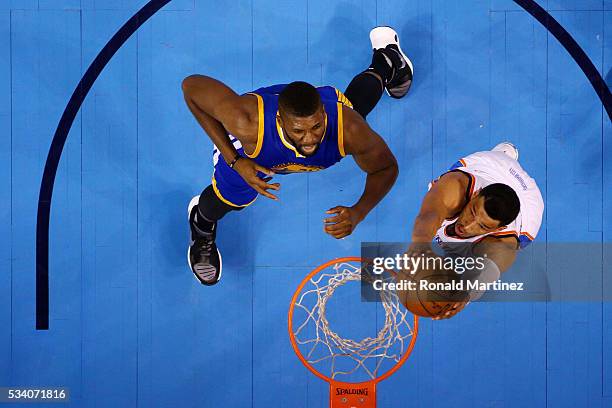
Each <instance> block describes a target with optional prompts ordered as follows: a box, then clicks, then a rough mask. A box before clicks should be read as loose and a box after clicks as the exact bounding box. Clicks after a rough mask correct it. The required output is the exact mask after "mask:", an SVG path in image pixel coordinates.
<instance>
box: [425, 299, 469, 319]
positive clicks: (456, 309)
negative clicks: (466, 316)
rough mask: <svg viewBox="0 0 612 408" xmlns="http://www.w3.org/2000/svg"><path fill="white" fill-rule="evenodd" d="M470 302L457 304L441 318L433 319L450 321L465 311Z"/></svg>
mask: <svg viewBox="0 0 612 408" xmlns="http://www.w3.org/2000/svg"><path fill="white" fill-rule="evenodd" d="M468 303H470V302H456V303H455V304H454V305H453V306H452V307H451V308H450V309H448V310H447V311H446V312H444V313H443V314H442V315H441V316H436V317H432V319H433V320H443V319H450V318H451V317H453V316H454V315H456V314H457V313H459V312H460V311H462V310H463V308H464V307H466V306H467V304H468Z"/></svg>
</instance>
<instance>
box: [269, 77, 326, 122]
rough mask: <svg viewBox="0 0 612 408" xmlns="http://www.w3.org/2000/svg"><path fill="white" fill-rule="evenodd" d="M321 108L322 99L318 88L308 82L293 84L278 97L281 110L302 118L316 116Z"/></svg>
mask: <svg viewBox="0 0 612 408" xmlns="http://www.w3.org/2000/svg"><path fill="white" fill-rule="evenodd" d="M320 106H321V97H320V96H319V92H317V88H315V87H314V86H312V85H310V84H309V83H306V82H302V81H296V82H292V83H290V84H289V85H287V86H286V87H285V89H283V90H282V91H281V93H280V94H279V95H278V107H279V108H280V110H282V111H283V113H287V114H290V115H294V116H298V117H301V118H303V117H306V116H310V115H314V113H315V112H316V111H317V109H319V107H320Z"/></svg>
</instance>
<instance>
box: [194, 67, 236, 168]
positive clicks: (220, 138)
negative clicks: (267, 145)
mask: <svg viewBox="0 0 612 408" xmlns="http://www.w3.org/2000/svg"><path fill="white" fill-rule="evenodd" d="M204 78H205V77H204ZM185 82H187V80H185ZM204 82H205V81H204ZM183 92H184V96H185V103H186V104H187V106H188V107H189V110H190V111H191V113H192V114H193V116H194V117H195V118H196V120H197V121H198V123H199V124H200V126H201V127H202V129H204V131H205V132H206V134H207V135H208V137H209V138H210V140H211V141H212V142H213V143H214V144H215V146H217V148H218V149H219V152H220V153H221V155H222V156H223V158H224V159H225V161H226V162H228V163H229V162H231V161H232V160H233V159H234V157H236V154H237V152H236V149H235V148H234V145H233V144H232V142H231V140H230V138H229V135H228V132H227V130H226V129H225V127H223V124H222V123H221V122H220V121H218V120H217V119H215V118H214V117H213V116H212V115H211V114H210V113H208V112H207V111H206V109H210V107H207V106H206V103H202V101H203V100H205V99H206V98H197V99H196V98H194V95H193V93H194V92H193V88H191V87H190V86H189V85H185V83H184V84H183Z"/></svg>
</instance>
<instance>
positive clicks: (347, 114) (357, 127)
mask: <svg viewBox="0 0 612 408" xmlns="http://www.w3.org/2000/svg"><path fill="white" fill-rule="evenodd" d="M338 121H341V125H340V129H341V130H340V131H341V132H342V139H343V141H344V147H345V150H346V152H347V153H348V154H359V153H362V150H364V149H368V148H369V147H371V146H372V143H375V141H377V140H378V139H380V140H382V138H380V136H378V135H377V134H376V133H375V132H374V131H373V130H372V129H371V128H370V126H369V125H368V123H367V122H366V121H365V119H364V118H363V117H362V116H361V115H360V114H359V113H358V112H356V111H354V110H353V109H352V108H350V107H348V106H346V105H343V104H340V108H339V112H338Z"/></svg>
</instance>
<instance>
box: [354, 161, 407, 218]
mask: <svg viewBox="0 0 612 408" xmlns="http://www.w3.org/2000/svg"><path fill="white" fill-rule="evenodd" d="M398 173H399V171H398V168H397V164H396V163H393V164H390V165H389V166H388V167H385V168H384V169H381V170H379V171H377V172H374V173H369V174H368V175H367V177H366V185H365V189H364V191H363V194H362V195H361V197H360V198H359V201H357V203H356V204H355V205H354V206H353V208H354V209H356V210H357V211H358V212H359V214H360V215H361V219H364V218H365V217H366V216H367V215H368V214H369V213H370V211H372V209H373V208H374V207H376V205H377V204H378V203H379V202H380V200H382V199H383V198H384V197H385V196H386V195H387V193H388V192H389V190H391V187H393V184H395V180H396V179H397V175H398Z"/></svg>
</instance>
